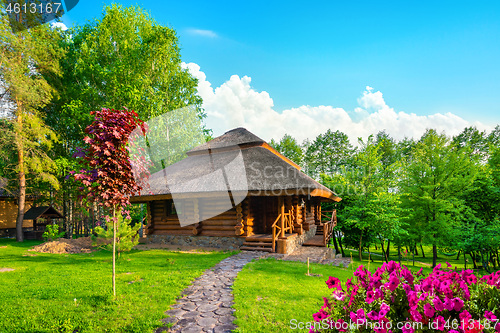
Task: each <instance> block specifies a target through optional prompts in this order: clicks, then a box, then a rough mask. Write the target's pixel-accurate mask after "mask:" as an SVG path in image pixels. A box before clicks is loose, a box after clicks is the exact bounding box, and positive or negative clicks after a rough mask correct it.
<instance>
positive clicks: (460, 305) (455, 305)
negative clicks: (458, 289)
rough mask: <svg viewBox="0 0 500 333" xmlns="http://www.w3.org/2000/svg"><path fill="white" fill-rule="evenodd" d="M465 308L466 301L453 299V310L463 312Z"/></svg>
mask: <svg viewBox="0 0 500 333" xmlns="http://www.w3.org/2000/svg"><path fill="white" fill-rule="evenodd" d="M463 307H464V301H462V299H460V298H459V297H455V298H454V299H453V309H454V310H455V311H460V310H462V308H463Z"/></svg>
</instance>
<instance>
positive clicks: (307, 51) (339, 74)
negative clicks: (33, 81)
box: [63, 0, 500, 136]
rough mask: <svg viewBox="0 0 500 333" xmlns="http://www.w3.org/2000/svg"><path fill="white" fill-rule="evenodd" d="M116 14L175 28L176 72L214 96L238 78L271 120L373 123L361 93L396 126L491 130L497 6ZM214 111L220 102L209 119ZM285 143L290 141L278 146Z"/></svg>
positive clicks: (279, 7) (497, 68)
mask: <svg viewBox="0 0 500 333" xmlns="http://www.w3.org/2000/svg"><path fill="white" fill-rule="evenodd" d="M105 3H107V4H109V3H111V2H99V1H84V0H83V1H82V0H81V1H80V3H79V4H78V5H77V6H76V7H75V8H74V9H73V10H72V11H71V12H69V13H68V14H66V15H65V16H64V17H63V22H64V23H65V24H66V25H67V26H71V25H73V24H83V23H85V22H86V21H87V20H90V19H92V18H96V17H100V16H101V12H102V7H103V5H104V4H105ZM120 3H122V4H123V5H126V6H128V5H133V4H138V5H140V6H141V7H143V8H145V9H147V10H149V11H150V12H151V14H152V16H153V18H154V19H156V20H157V21H158V22H159V23H160V24H164V25H167V26H169V27H171V28H174V29H175V30H176V31H177V32H178V35H179V40H180V45H181V48H182V51H181V54H182V59H183V61H184V62H186V63H195V64H197V65H198V66H199V68H200V69H199V70H200V71H201V72H202V73H204V74H205V77H206V78H205V79H206V81H207V82H209V84H210V85H211V87H212V88H213V89H214V88H217V87H221V86H224V85H225V84H227V83H228V81H230V78H231V76H233V75H237V76H238V78H239V79H242V78H244V77H245V76H247V77H249V78H251V81H250V82H246V83H248V85H249V87H246V88H245V89H247V90H248V91H250V92H255V93H256V94H257V96H260V97H261V98H264V97H265V96H262V93H267V94H268V95H269V98H270V99H271V102H269V101H266V103H267V104H269V103H271V106H270V107H271V108H272V111H273V112H276V113H278V114H283V112H285V111H286V110H293V109H294V108H300V107H302V106H305V107H312V108H314V107H320V106H329V107H331V108H332V109H343V110H346V112H347V113H348V114H349V115H350V117H352V119H353V120H356V119H357V117H358V116H359V115H360V114H361V113H362V112H366V113H368V114H370V113H373V112H378V111H380V108H377V107H373V105H368V104H366V103H365V105H364V106H363V105H361V104H360V103H362V102H360V98H361V99H362V98H363V96H365V94H366V93H368V94H374V93H377V92H380V95H379V96H378V97H377V96H375V95H374V96H373V97H374V98H375V99H376V98H379V97H381V96H382V94H383V101H384V103H385V105H386V106H387V107H389V106H390V107H389V108H391V109H394V112H395V113H396V114H397V113H399V112H404V113H405V114H406V113H407V114H415V115H417V116H422V117H426V116H431V115H435V114H448V113H449V114H452V115H456V116H458V117H460V118H461V119H463V120H464V121H466V122H468V123H470V124H476V123H477V122H480V123H481V124H484V125H485V126H491V125H492V124H497V123H500V94H499V93H498V92H497V91H498V90H499V88H500V87H499V85H500V62H499V59H500V3H499V2H493V1H490V2H489V1H482V2H476V3H473V2H458V1H453V2H452V1H418V2H416V1H413V2H410V1H385V2H374V1H369V2H368V1H324V2H316V3H307V4H306V3H305V2H290V1H288V2H278V1H252V2H239V1H231V2H209V1H121V2H120ZM201 75H202V74H201ZM243 86H245V83H244V84H243ZM367 86H369V87H373V89H372V90H370V89H367V88H366V87H367ZM231 89H236V88H234V86H233V87H232V88H231ZM212 93H214V92H212ZM236 94H238V93H236ZM254 95H255V94H254ZM249 96H252V94H250V95H249ZM202 97H203V96H202ZM219 97H220V96H219ZM240 97H241V96H240ZM220 98H222V97H220ZM220 98H219V99H220ZM226 99H227V98H226ZM214 103H215V102H214ZM242 103H243V102H242ZM267 104H266V107H268V106H269V105H267ZM215 105H218V106H219V107H221V102H217V103H215V104H214V105H212V106H209V105H207V107H209V109H210V107H215ZM379 106H380V105H379ZM360 107H361V108H363V110H362V112H361V113H360V112H358V111H359V110H358V111H356V108H360ZM243 109H245V107H243ZM263 110H264V109H263ZM262 112H267V111H262ZM304 112H306V111H304ZM356 115H357V116H356ZM365 116H366V115H365ZM359 117H362V116H359ZM359 117H358V118H359ZM317 120H318V119H317ZM443 121H444V122H446V119H444V120H443ZM428 123H429V122H427V123H426V124H428ZM430 123H432V122H430ZM459 124H462V123H461V122H459ZM231 125H233V124H232V123H231V124H227V126H231ZM248 125H249V126H250V127H252V126H251V124H248ZM383 126H389V125H383ZM395 126H401V124H398V125H395ZM485 128H486V127H485ZM228 129H229V128H228ZM221 130H223V129H221ZM389 130H390V129H389ZM283 131H285V132H286V131H296V129H290V130H289V129H288V128H286V127H285V128H284V129H281V130H278V131H277V133H278V134H276V135H281V134H283ZM400 132H401V131H400ZM403 132H404V131H403ZM269 134H270V133H267V135H268V136H269ZM355 134H356V133H355ZM358 134H360V135H362V134H364V132H362V131H361V132H359V133H358Z"/></svg>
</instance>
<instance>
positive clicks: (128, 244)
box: [92, 214, 141, 255]
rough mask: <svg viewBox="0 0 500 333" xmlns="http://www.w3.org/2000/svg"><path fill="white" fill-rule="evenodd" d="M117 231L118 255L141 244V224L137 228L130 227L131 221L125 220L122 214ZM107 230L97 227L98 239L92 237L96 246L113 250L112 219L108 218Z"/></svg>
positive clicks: (119, 217)
mask: <svg viewBox="0 0 500 333" xmlns="http://www.w3.org/2000/svg"><path fill="white" fill-rule="evenodd" d="M117 219H118V221H117V223H116V224H117V229H116V251H117V252H118V255H120V253H121V252H126V251H130V250H131V249H132V248H133V247H134V246H136V245H137V244H138V243H139V237H138V235H139V228H140V227H141V225H140V224H136V225H135V226H133V227H132V226H130V221H131V219H130V218H129V217H128V218H124V217H123V216H122V214H118V217H117ZM106 225H107V228H106V229H104V228H102V227H96V228H95V232H96V234H97V237H96V236H94V237H92V240H93V242H94V246H99V247H100V248H104V249H105V250H109V251H112V250H113V222H112V218H107V223H106Z"/></svg>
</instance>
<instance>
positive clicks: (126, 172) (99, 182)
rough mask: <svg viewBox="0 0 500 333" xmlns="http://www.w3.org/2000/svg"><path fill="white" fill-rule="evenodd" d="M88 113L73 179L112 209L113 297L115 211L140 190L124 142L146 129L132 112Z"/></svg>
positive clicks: (93, 199)
mask: <svg viewBox="0 0 500 333" xmlns="http://www.w3.org/2000/svg"><path fill="white" fill-rule="evenodd" d="M92 115H94V116H95V120H94V122H93V123H92V124H91V125H89V126H88V127H87V128H86V129H85V132H86V133H87V134H88V136H86V137H85V139H84V140H85V143H86V144H87V145H88V146H87V148H86V149H85V150H83V151H82V152H81V153H79V155H78V156H79V157H83V160H82V163H83V166H84V170H83V172H82V173H78V174H76V175H75V178H76V179H77V180H79V181H81V182H82V184H83V185H84V186H85V187H86V189H87V191H88V195H87V196H88V199H89V200H90V201H96V202H98V204H100V205H103V206H106V207H108V208H111V209H112V211H113V218H112V222H113V296H116V285H115V275H116V274H115V265H116V235H117V212H118V209H119V208H120V207H122V208H125V207H127V206H128V205H130V201H129V198H130V196H131V195H133V194H136V193H138V192H139V191H140V190H141V187H140V186H139V185H138V184H137V183H136V181H135V178H134V175H133V170H132V163H131V160H130V158H129V151H128V149H127V144H129V137H130V134H131V133H132V132H133V131H134V130H135V129H136V128H137V127H140V128H141V129H142V133H143V134H145V131H146V129H145V127H144V124H143V122H142V120H140V119H139V117H138V115H137V113H135V112H134V111H129V110H126V109H125V110H109V109H102V110H101V111H94V112H92ZM145 175H146V174H143V177H144V176H145ZM108 222H109V221H108Z"/></svg>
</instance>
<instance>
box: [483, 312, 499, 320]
mask: <svg viewBox="0 0 500 333" xmlns="http://www.w3.org/2000/svg"><path fill="white" fill-rule="evenodd" d="M484 318H486V319H488V320H489V321H495V320H497V316H495V314H494V313H493V312H491V311H485V312H484Z"/></svg>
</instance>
